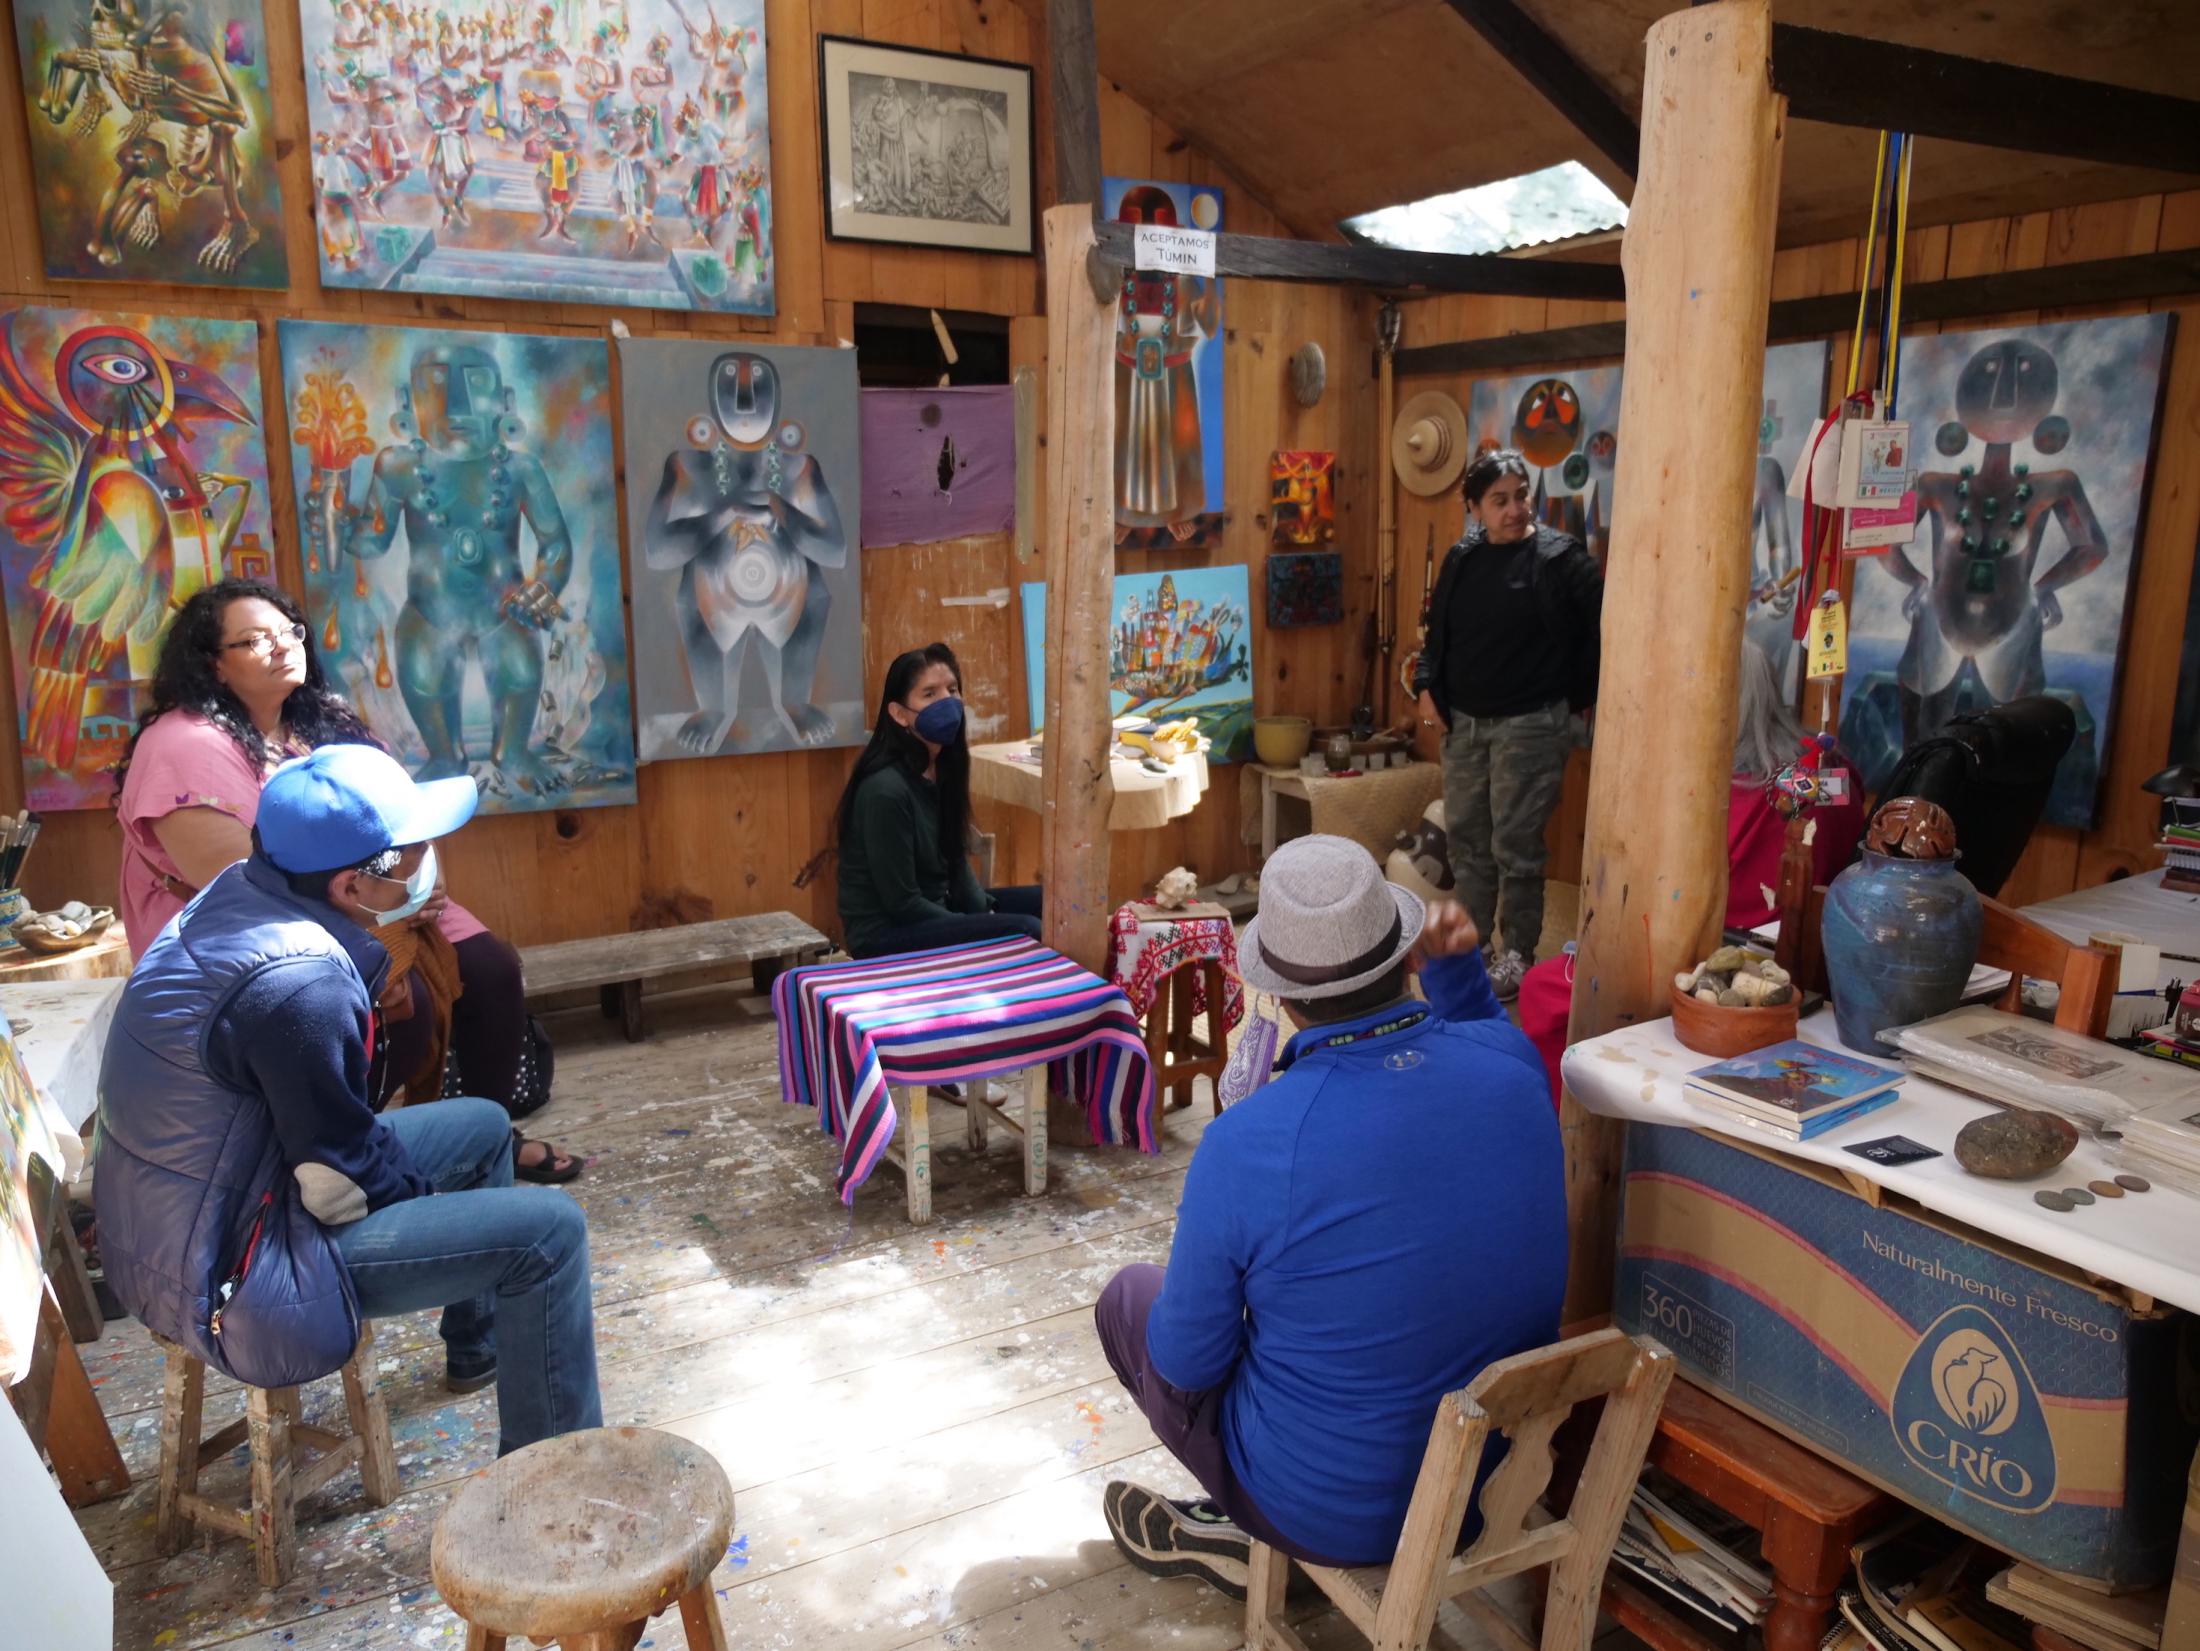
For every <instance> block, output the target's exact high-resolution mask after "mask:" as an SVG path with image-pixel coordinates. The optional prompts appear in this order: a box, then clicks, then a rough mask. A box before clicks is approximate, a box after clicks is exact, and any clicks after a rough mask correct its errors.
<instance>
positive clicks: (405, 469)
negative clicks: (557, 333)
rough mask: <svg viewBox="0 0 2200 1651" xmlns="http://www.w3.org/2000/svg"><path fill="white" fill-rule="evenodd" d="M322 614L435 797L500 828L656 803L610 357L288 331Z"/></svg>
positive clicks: (445, 337)
mask: <svg viewBox="0 0 2200 1651" xmlns="http://www.w3.org/2000/svg"><path fill="white" fill-rule="evenodd" d="M281 341H282V354H283V394H284V398H285V402H286V404H287V406H288V408H289V414H290V439H291V442H292V444H293V448H294V452H293V455H292V459H291V469H292V472H293V474H294V476H295V478H296V487H297V496H298V528H299V539H300V553H301V555H302V556H303V558H304V561H305V572H306V610H307V616H308V618H309V620H310V621H311V623H312V624H313V626H314V628H315V631H316V635H317V639H318V641H319V643H320V648H321V654H322V658H323V660H324V662H325V663H326V664H327V666H328V669H329V672H330V674H331V675H332V676H334V677H335V678H336V680H337V682H338V684H339V686H340V687H341V688H342V690H343V692H344V693H345V694H346V695H348V696H349V697H350V699H351V701H352V703H353V704H354V705H355V706H357V707H358V708H359V712H360V714H361V715H362V716H363V717H365V718H366V721H367V725H368V726H369V727H370V728H372V729H373V730H374V731H375V733H376V735H377V736H379V737H380V738H381V739H382V740H383V741H384V742H385V743H386V744H387V745H388V746H389V747H390V749H391V750H392V751H393V752H394V753H396V755H397V758H398V760H399V761H401V762H403V763H404V764H405V766H406V767H407V768H409V769H411V770H412V772H413V774H414V775H415V776H416V777H418V778H420V779H424V780H427V779H442V778H445V777H447V776H449V775H453V774H466V773H471V774H472V775H473V776H474V778H475V780H476V781H477V782H478V783H479V784H480V786H481V799H482V807H483V809H484V810H487V811H489V812H493V813H517V812H522V811H525V810H529V809H542V808H585V807H589V806H591V805H595V804H603V803H630V802H632V801H633V800H634V735H633V726H632V718H633V713H632V705H631V697H630V694H629V691H628V686H627V666H626V623H625V612H624V603H623V601H622V599H621V591H622V586H621V581H620V573H619V524H618V510H617V507H616V504H615V502H614V499H613V488H612V446H611V364H610V359H609V356H608V354H607V352H606V350H605V348H604V346H603V343H602V342H601V341H600V340H596V339H586V338H546V337H540V336H535V335H531V334H527V333H476V332H452V331H444V330H440V329H434V328H427V327H370V326H357V325H352V324H349V323H335V322H318V321H285V322H283V323H282V326H281Z"/></svg>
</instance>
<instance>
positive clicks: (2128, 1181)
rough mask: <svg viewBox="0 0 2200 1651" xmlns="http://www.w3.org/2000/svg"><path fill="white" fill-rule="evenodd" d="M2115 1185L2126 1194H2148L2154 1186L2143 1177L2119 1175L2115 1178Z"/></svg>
mask: <svg viewBox="0 0 2200 1651" xmlns="http://www.w3.org/2000/svg"><path fill="white" fill-rule="evenodd" d="M2116 1184H2117V1185H2118V1186H2119V1187H2122V1188H2123V1189H2124V1191H2126V1192H2148V1191H2151V1190H2152V1189H2153V1186H2154V1183H2153V1182H2151V1181H2149V1180H2148V1179H2147V1178H2146V1177H2145V1176H2143V1175H2119V1176H2117V1177H2116Z"/></svg>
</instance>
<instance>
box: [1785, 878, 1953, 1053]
mask: <svg viewBox="0 0 2200 1651" xmlns="http://www.w3.org/2000/svg"><path fill="white" fill-rule="evenodd" d="M1979 925H1980V915H1979V904H1978V890H1976V889H1974V888H1973V887H1971V883H1970V879H1968V878H1967V877H1965V876H1964V875H1963V873H1961V872H1960V871H1958V870H1956V863H1955V861H1953V860H1905V859H1898V858H1896V857H1895V856H1893V855H1890V854H1880V853H1876V852H1875V851H1873V850H1871V849H1868V848H1867V849H1865V850H1864V851H1863V853H1862V856H1861V858H1859V859H1858V860H1857V862H1856V864H1854V865H1852V866H1850V867H1849V868H1848V870H1846V871H1844V872H1842V873H1841V875H1840V876H1838V877H1836V878H1835V879H1834V880H1833V884H1832V886H1831V887H1830V888H1828V889H1827V890H1826V910H1825V916H1824V920H1823V922H1822V925H1821V927H1820V930H1819V940H1820V943H1821V944H1822V945H1823V947H1824V948H1825V958H1826V979H1827V982H1828V984H1829V985H1830V986H1831V987H1832V989H1833V1016H1834V1020H1835V1022H1836V1023H1837V1024H1838V1025H1839V1027H1840V1030H1841V1041H1842V1042H1843V1043H1845V1044H1847V1045H1848V1046H1849V1047H1850V1048H1851V1049H1853V1050H1855V1051H1856V1052H1857V1053H1858V1054H1860V1055H1894V1054H1899V1053H1900V1051H1899V1050H1897V1049H1896V1048H1895V1047H1894V1046H1893V1045H1892V1044H1890V1043H1886V1042H1883V1041H1882V1040H1881V1038H1880V1036H1879V1034H1880V1033H1881V1032H1882V1031H1885V1030H1889V1029H1891V1028H1893V1027H1897V1026H1907V1025H1909V1024H1910V1023H1911V1022H1912V1021H1920V1020H1928V1019H1930V1018H1931V1017H1932V1016H1934V1015H1941V1014H1946V1013H1947V1012H1948V1011H1949V1010H1950V1009H1953V1008H1954V1007H1955V1006H1956V1005H1957V1003H1959V1002H1960V1001H1961V1000H1962V997H1963V988H1964V985H1965V983H1966V982H1967V981H1969V979H1970V978H1971V966H1972V965H1973V964H1974V963H1976V962H1977V961H1978V945H1979Z"/></svg>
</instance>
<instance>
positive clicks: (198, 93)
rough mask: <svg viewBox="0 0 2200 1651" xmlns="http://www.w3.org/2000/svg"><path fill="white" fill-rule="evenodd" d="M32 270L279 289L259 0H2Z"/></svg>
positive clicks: (269, 104) (276, 205)
mask: <svg viewBox="0 0 2200 1651" xmlns="http://www.w3.org/2000/svg"><path fill="white" fill-rule="evenodd" d="M15 44H16V50H17V52H18V53H19V54H20V57H21V61H22V65H23V103H24V119H25V123H26V124H27V126H28V127H29V129H30V140H31V141H30V149H31V176H32V181H33V183H34V185H35V188H34V193H35V194H36V195H37V197H38V223H39V233H40V237H41V239H42V240H43V241H44V243H45V248H46V273H47V274H48V275H53V276H59V277H61V278H63V279H65V280H71V281H130V282H145V281H180V282H185V283H188V284H191V285H195V286H219V287H281V286H287V285H288V284H289V279H290V276H289V263H288V260H287V259H286V257H285V256H284V251H283V230H282V219H283V195H282V187H281V185H280V184H279V183H278V182H277V181H276V176H275V123H274V105H273V101H272V99H271V98H270V96H269V93H268V79H267V76H268V65H267V31H266V28H265V20H264V18H263V16H262V14H261V11H260V0H180V3H163V4H161V5H159V6H144V7H140V6H138V5H137V4H135V3H134V0H16V3H15Z"/></svg>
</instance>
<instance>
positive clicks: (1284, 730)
mask: <svg viewBox="0 0 2200 1651" xmlns="http://www.w3.org/2000/svg"><path fill="white" fill-rule="evenodd" d="M1313 742H1314V723H1313V719H1311V718H1309V717H1255V718H1254V719H1253V755H1254V756H1256V757H1258V758H1259V759H1260V760H1261V761H1262V762H1264V763H1266V764H1267V765H1268V766H1269V767H1271V768H1296V767H1298V765H1299V759H1300V758H1301V757H1303V756H1305V755H1306V752H1307V748H1308V747H1309V746H1311V745H1312V744H1313Z"/></svg>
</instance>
